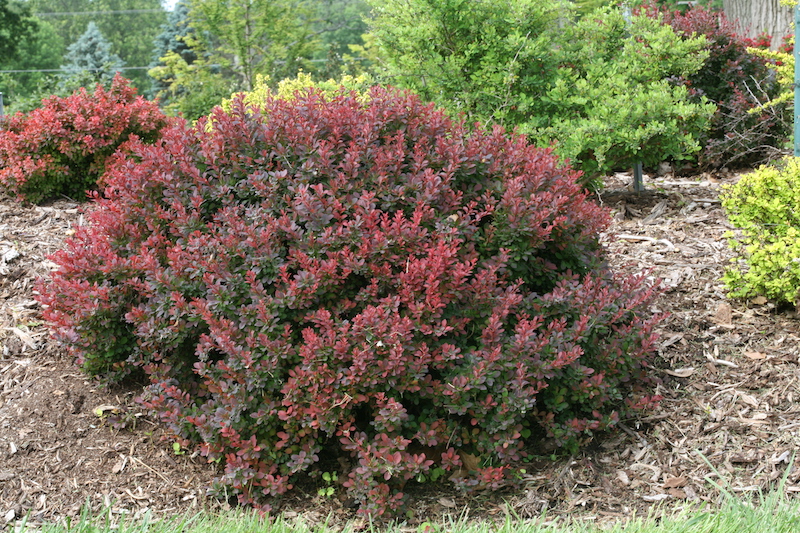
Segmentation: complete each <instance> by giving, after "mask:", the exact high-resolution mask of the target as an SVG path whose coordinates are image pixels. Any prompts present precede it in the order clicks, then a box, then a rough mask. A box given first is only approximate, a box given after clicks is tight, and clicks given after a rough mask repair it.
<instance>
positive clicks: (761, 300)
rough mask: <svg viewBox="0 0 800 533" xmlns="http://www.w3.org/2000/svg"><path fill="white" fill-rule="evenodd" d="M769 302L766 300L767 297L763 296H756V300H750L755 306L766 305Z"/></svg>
mask: <svg viewBox="0 0 800 533" xmlns="http://www.w3.org/2000/svg"><path fill="white" fill-rule="evenodd" d="M768 301H769V300H767V299H766V298H765V297H763V296H756V297H755V298H753V299H752V300H750V303H751V304H754V305H764V304H766V303H767V302H768Z"/></svg>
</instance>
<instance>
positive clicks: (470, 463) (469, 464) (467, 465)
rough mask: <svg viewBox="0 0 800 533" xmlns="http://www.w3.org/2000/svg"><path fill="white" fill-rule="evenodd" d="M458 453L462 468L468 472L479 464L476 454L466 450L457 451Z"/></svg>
mask: <svg viewBox="0 0 800 533" xmlns="http://www.w3.org/2000/svg"><path fill="white" fill-rule="evenodd" d="M458 455H459V456H460V457H461V464H462V465H464V470H466V471H468V472H470V471H475V470H477V469H478V467H479V466H480V460H479V459H478V457H477V456H475V455H472V454H471V453H466V452H458Z"/></svg>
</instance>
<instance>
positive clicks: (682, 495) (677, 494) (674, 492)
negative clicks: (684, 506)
mask: <svg viewBox="0 0 800 533" xmlns="http://www.w3.org/2000/svg"><path fill="white" fill-rule="evenodd" d="M667 494H669V495H670V496H672V497H673V498H678V499H679V500H685V499H686V492H684V491H682V490H681V489H669V490H668V491H667Z"/></svg>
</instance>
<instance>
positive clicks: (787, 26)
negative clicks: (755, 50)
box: [723, 0, 794, 49]
mask: <svg viewBox="0 0 800 533" xmlns="http://www.w3.org/2000/svg"><path fill="white" fill-rule="evenodd" d="M723 8H724V10H725V15H726V16H727V17H728V18H729V19H730V20H732V21H734V22H735V23H736V25H737V28H738V30H739V32H740V33H741V34H742V35H744V36H746V37H750V38H753V37H757V36H758V35H761V34H763V33H766V34H768V35H770V36H771V37H772V48H773V49H776V48H777V47H778V46H780V44H781V42H782V40H783V38H784V37H785V36H786V35H789V34H790V33H792V22H793V20H794V19H793V16H792V8H791V7H789V6H785V5H781V3H780V0H759V1H758V2H754V1H753V0H723Z"/></svg>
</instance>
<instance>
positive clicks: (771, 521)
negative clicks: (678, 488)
mask: <svg viewBox="0 0 800 533" xmlns="http://www.w3.org/2000/svg"><path fill="white" fill-rule="evenodd" d="M724 494H725V496H724V502H723V503H722V505H721V506H719V507H717V508H715V509H711V507H709V506H706V508H702V507H694V508H684V509H682V510H678V511H675V512H664V513H662V514H663V516H662V517H661V518H652V517H651V518H633V519H630V520H627V521H621V522H616V523H605V524H594V523H592V522H588V521H586V520H578V519H576V520H571V521H567V520H566V519H564V518H560V519H556V518H553V517H542V518H541V519H539V520H534V521H523V520H518V519H516V518H515V517H513V516H507V517H506V519H505V521H503V522H500V523H489V522H479V521H476V520H473V519H470V518H469V517H462V518H459V519H453V520H451V521H448V522H437V523H429V522H426V523H424V524H422V525H420V526H415V527H409V526H407V525H405V526H393V527H389V528H388V529H387V528H380V527H377V526H376V527H372V528H367V529H366V532H368V533H378V532H381V533H384V532H385V533H408V532H412V533H601V532H602V533H618V532H625V533H794V532H800V501H788V500H787V499H785V498H784V497H783V496H782V495H781V493H779V492H775V493H772V494H770V495H768V496H766V497H762V498H761V499H760V501H758V503H757V504H755V505H751V504H749V503H745V502H744V501H742V500H740V499H738V498H736V497H734V496H733V495H731V494H730V493H728V492H725V493H724ZM113 518H114V520H112V515H111V513H109V512H106V513H105V514H102V515H100V516H96V517H91V516H88V515H87V514H84V515H82V516H81V517H80V519H77V520H73V521H72V522H70V523H61V524H47V525H43V526H40V527H25V526H24V525H23V526H22V527H21V528H18V529H17V531H24V532H25V533H67V532H69V533H260V532H263V533H340V532H342V533H352V532H354V531H355V530H354V528H353V526H352V525H351V526H346V527H345V528H344V529H343V530H342V529H332V528H329V527H327V526H325V525H321V526H309V525H307V524H305V523H303V522H302V521H297V520H295V521H290V520H283V519H276V520H272V521H265V520H262V519H259V518H258V516H257V515H255V514H254V513H252V512H245V511H241V510H240V511H230V512H227V513H223V514H212V513H208V512H204V513H199V514H196V515H193V516H184V517H177V518H173V519H171V520H147V519H141V520H137V521H131V522H124V521H123V522H118V521H117V520H116V517H113ZM551 518H552V519H551ZM9 530H11V529H10V528H9ZM361 531H364V530H361Z"/></svg>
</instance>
